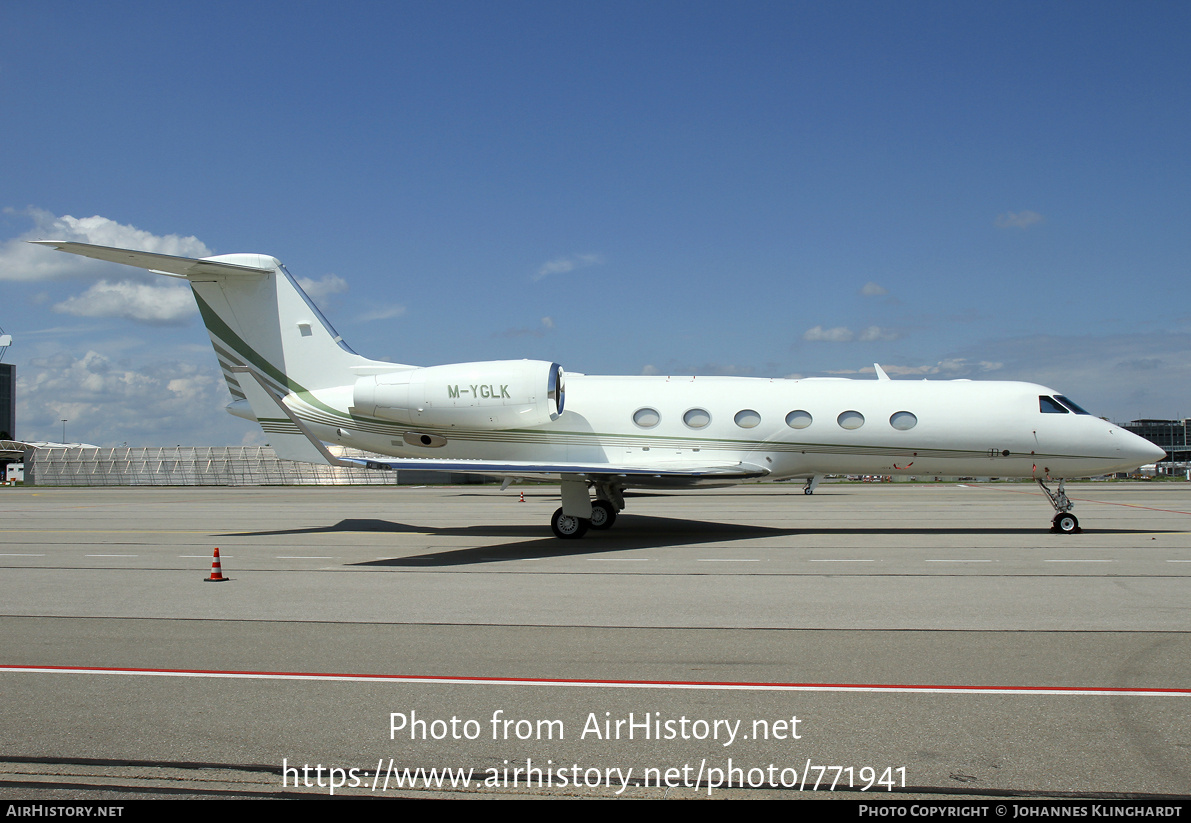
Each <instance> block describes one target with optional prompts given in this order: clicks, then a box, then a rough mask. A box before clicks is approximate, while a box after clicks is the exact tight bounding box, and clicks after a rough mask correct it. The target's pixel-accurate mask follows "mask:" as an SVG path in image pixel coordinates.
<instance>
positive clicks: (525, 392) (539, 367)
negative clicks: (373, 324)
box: [352, 360, 564, 429]
mask: <svg viewBox="0 0 1191 823" xmlns="http://www.w3.org/2000/svg"><path fill="white" fill-rule="evenodd" d="M352 398H353V405H354V407H355V408H354V409H353V412H354V413H356V414H362V415H365V416H369V417H379V418H381V419H383V420H393V421H395V422H397V423H408V424H410V425H422V426H464V427H475V428H481V429H508V428H521V427H522V426H537V425H541V424H543V423H549V422H550V421H551V420H555V419H557V418H558V416H559V415H560V414H562V409H563V400H564V396H563V372H562V366H560V365H558V364H557V363H547V362H545V361H542V360H492V361H488V362H483V363H453V364H451V365H449V366H431V367H429V368H423V369H405V370H403V371H396V372H386V373H384V374H376V375H370V376H368V377H361V378H360V379H359V380H357V381H356V384H355V388H354V390H353V394H352Z"/></svg>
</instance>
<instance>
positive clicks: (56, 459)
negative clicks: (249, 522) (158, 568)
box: [25, 446, 488, 486]
mask: <svg viewBox="0 0 1191 823" xmlns="http://www.w3.org/2000/svg"><path fill="white" fill-rule="evenodd" d="M331 451H332V452H333V453H335V454H336V455H338V456H341V457H375V456H376V455H373V454H370V453H367V452H361V451H358V450H356V449H345V448H341V447H337V448H332V449H331ZM487 481H488V478H484V477H479V476H477V475H469V474H457V473H444V472H425V471H400V472H397V471H370V470H368V469H357V468H342V467H338V466H316V465H313V464H311V463H295V462H293V461H292V460H281V459H279V458H278V457H277V456H276V455H275V454H274V453H273V449H271V448H269V447H268V446H228V447H222V446H171V447H164V446H163V447H151V448H127V447H123V448H115V449H94V448H37V449H33V450H31V451H29V452H27V453H26V456H25V484H26V485H37V486H320V485H321V486H352V485H367V486H394V485H409V484H423V483H431V484H432V483H450V484H461V483H483V482H487Z"/></svg>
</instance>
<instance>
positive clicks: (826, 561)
mask: <svg viewBox="0 0 1191 823" xmlns="http://www.w3.org/2000/svg"><path fill="white" fill-rule="evenodd" d="M807 562H808V563H876V562H877V561H876V560H844V559H840V558H828V559H826V560H813V559H811V560H807Z"/></svg>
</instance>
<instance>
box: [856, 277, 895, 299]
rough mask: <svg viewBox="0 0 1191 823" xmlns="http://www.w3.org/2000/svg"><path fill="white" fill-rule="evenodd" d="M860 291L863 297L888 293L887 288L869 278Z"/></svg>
mask: <svg viewBox="0 0 1191 823" xmlns="http://www.w3.org/2000/svg"><path fill="white" fill-rule="evenodd" d="M860 293H861V294H862V295H863V296H865V297H880V296H881V295H884V294H889V289H887V288H885V287H884V286H881V285H879V284H877V283H874V282H873V281H871V280H870V281H868V282H867V283H865V284H864V287H863V288H861V289H860Z"/></svg>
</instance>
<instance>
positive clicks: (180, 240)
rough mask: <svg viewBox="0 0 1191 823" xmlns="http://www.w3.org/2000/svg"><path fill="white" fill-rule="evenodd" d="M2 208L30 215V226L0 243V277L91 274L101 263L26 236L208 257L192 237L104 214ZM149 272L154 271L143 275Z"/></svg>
mask: <svg viewBox="0 0 1191 823" xmlns="http://www.w3.org/2000/svg"><path fill="white" fill-rule="evenodd" d="M5 211H6V213H7V214H23V215H25V216H27V217H29V218H31V219H32V220H33V224H34V225H33V228H32V229H30V230H29V231H27V232H25V233H24V234H22V235H20V236H19V237H16V238H14V239H11V240H6V241H5V242H4V243H3V244H0V280H48V279H52V278H63V277H83V276H91V275H93V274H94V273H95V272H96V271H103V270H104V268H103V267H110V266H111V265H112V264H109V263H102V262H100V261H98V260H91V259H89V258H86V257H79V256H78V255H74V254H63V253H62V252H58V251H53V250H52V249H47V248H45V247H44V246H34V245H31V244H30V243H28V242H26V241H28V240H73V241H75V242H79V243H92V244H94V245H97V246H116V247H118V248H123V249H136V250H138V251H152V252H157V253H158V254H173V255H178V256H181V257H210V256H211V254H212V252H211V250H210V249H208V248H207V247H206V245H204V244H203V243H202V242H201V241H200V240H199V239H198V238H197V237H193V236H192V237H182V236H180V235H177V234H166V235H156V234H151V233H150V232H147V231H144V230H142V229H138V228H136V227H135V226H127V225H124V224H121V223H117V222H116V221H115V220H109V219H108V218H106V217H100V216H99V215H95V216H93V217H82V218H79V217H71V216H70V215H63V216H62V217H57V216H55V215H53V214H50V213H49V212H48V211H45V210H43V209H34V208H30V209H25V210H24V211H21V212H17V211H14V210H12V209H6V210H5ZM144 276H145V277H152V276H155V275H148V274H146V275H144Z"/></svg>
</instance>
